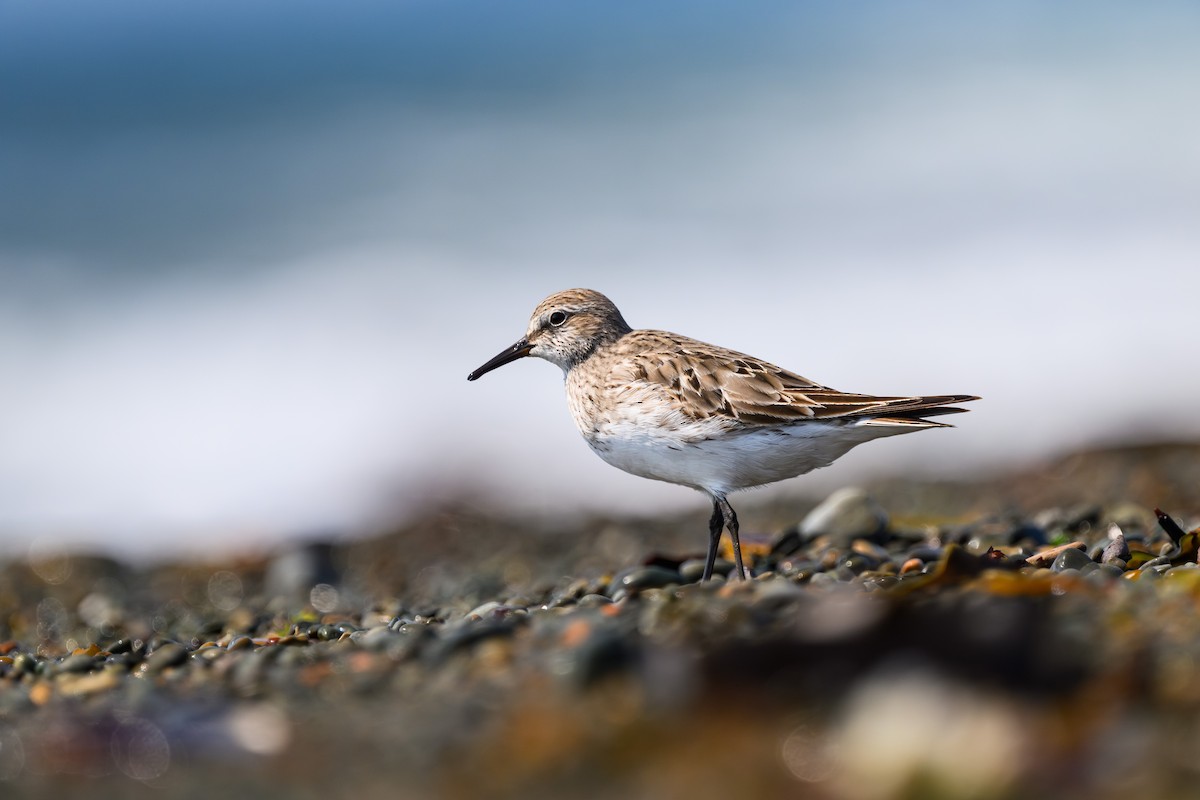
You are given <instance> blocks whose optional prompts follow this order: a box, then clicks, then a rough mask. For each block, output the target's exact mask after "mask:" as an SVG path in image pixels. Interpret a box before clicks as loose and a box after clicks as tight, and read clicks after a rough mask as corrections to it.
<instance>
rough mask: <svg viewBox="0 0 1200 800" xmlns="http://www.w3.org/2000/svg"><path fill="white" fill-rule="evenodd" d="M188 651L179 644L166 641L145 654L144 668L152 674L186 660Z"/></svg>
mask: <svg viewBox="0 0 1200 800" xmlns="http://www.w3.org/2000/svg"><path fill="white" fill-rule="evenodd" d="M187 658H188V651H187V649H186V648H184V647H183V645H181V644H177V643H175V642H166V643H165V644H163V645H161V646H160V647H159V648H158V649H156V650H155V651H154V652H152V653H151V654H150V655H149V656H147V658H146V661H145V665H144V669H145V671H146V672H147V673H149V674H151V675H153V674H156V673H160V672H162V671H163V670H166V669H169V668H170V667H177V666H179V665H180V664H182V663H183V662H185V661H187Z"/></svg>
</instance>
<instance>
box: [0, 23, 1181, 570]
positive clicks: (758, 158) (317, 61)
mask: <svg viewBox="0 0 1200 800" xmlns="http://www.w3.org/2000/svg"><path fill="white" fill-rule="evenodd" d="M1198 40H1200V8H1197V7H1196V6H1195V5H1194V4H1190V3H1182V2H1180V3H1150V4H1141V5H1139V6H1137V8H1136V9H1134V8H1132V7H1130V6H1128V5H1126V4H1118V3H1086V4H1085V3H1082V2H1065V3H1056V4H1039V3H1032V2H1016V3H1003V4H1001V3H978V4H954V3H919V2H900V3H883V2H867V3H862V4H853V6H851V5H849V4H840V3H818V2H810V3H784V2H760V1H757V0H756V1H755V2H749V3H745V2H742V3H733V2H727V3H722V2H703V3H695V2H691V3H684V2H650V3H644V2H636V3H635V2H615V3H614V2H606V3H588V2H584V3H571V4H564V3H552V2H532V1H531V0H517V2H512V3H503V4H500V3H489V2H449V1H447V0H439V1H438V2H433V1H432V0H430V1H428V2H421V1H419V0H418V1H416V2H406V3H393V2H387V3H385V2H368V1H367V0H358V1H357V2H350V3H345V4H338V5H330V4H326V3H316V2H289V3H283V2H261V3H255V4H252V5H250V4H242V3H234V2H222V1H220V0H218V2H209V3H204V4H199V3H192V4H184V3H180V2H168V3H163V2H148V1H146V2H139V1H138V0H117V1H116V2H111V3H106V4H103V5H95V4H88V3H82V2H78V1H77V0H76V1H74V2H62V1H59V2H55V1H54V0H51V1H49V2H46V1H44V0H39V2H32V0H8V1H7V2H4V3H0V374H3V375H4V376H5V381H4V386H3V392H2V394H0V538H2V539H4V540H5V541H8V542H10V543H15V544H16V546H23V543H25V542H29V541H34V540H36V541H39V542H45V541H52V542H57V541H62V542H76V543H84V544H88V545H94V546H102V547H108V548H112V549H114V550H117V551H120V552H135V553H151V552H152V553H159V552H174V551H177V550H181V549H186V548H194V547H196V546H197V543H202V544H203V545H204V546H206V547H210V546H233V547H235V546H241V545H244V544H245V543H246V542H258V541H264V542H265V541H278V540H280V539H282V538H286V537H289V536H298V535H308V534H311V533H312V532H314V531H334V532H340V531H354V530H361V529H363V528H364V527H369V526H371V525H373V524H377V523H378V521H379V520H380V519H381V518H383V517H387V516H389V515H394V516H395V517H397V518H403V517H404V516H405V515H406V514H415V513H419V512H420V511H421V510H423V509H424V508H426V507H427V506H428V504H430V503H431V502H436V501H437V500H439V499H440V498H447V497H459V498H467V499H468V500H472V501H478V502H484V501H487V502H495V503H498V504H500V505H501V506H504V507H508V508H511V509H514V510H517V511H521V512H534V513H558V512H576V511H591V510H604V511H608V512H616V513H632V514H652V513H655V512H656V511H658V510H663V509H679V508H690V507H692V506H694V505H697V504H699V505H701V506H703V505H704V503H705V502H706V501H704V500H702V499H701V498H699V497H698V496H696V495H695V494H694V493H691V492H689V491H687V490H685V489H682V488H679V487H674V486H670V485H667V484H657V483H654V482H650V481H645V480H643V479H639V478H635V477H633V476H628V475H624V474H623V473H620V472H619V471H617V470H614V469H612V468H611V467H608V466H607V465H605V464H603V463H602V462H601V461H599V460H598V459H597V458H596V457H595V456H594V455H593V454H591V453H590V452H589V451H588V449H587V448H586V446H585V445H584V444H583V443H582V442H581V440H580V438H579V436H578V434H577V433H576V431H575V430H574V427H573V425H572V423H571V421H570V418H569V415H568V412H567V409H566V404H565V402H564V399H563V390H562V388H561V374H560V373H559V371H558V370H557V369H555V368H554V367H552V366H551V365H549V364H545V363H540V362H534V361H532V360H530V361H526V362H519V363H516V364H513V365H510V366H507V367H505V368H504V369H502V370H499V371H497V372H495V373H493V374H490V375H488V376H487V377H486V378H484V379H483V380H480V381H478V382H476V383H471V384H468V383H467V382H466V379H465V378H466V374H467V373H468V372H469V371H470V370H472V369H474V368H475V367H477V366H479V365H480V364H481V363H483V361H485V360H486V359H488V358H490V357H491V356H492V355H494V354H495V353H496V352H497V351H498V350H500V349H501V348H502V347H504V346H506V345H509V344H511V343H512V342H513V341H515V339H516V338H517V337H518V336H520V335H521V334H522V333H523V332H524V329H525V325H526V321H527V318H528V315H529V313H530V311H532V309H533V307H534V306H535V305H536V304H537V302H538V301H539V300H541V299H542V298H543V297H544V296H546V295H548V294H550V293H552V292H555V291H558V290H560V289H565V288H570V287H575V286H586V287H590V288H594V289H598V290H600V291H603V292H605V293H606V294H608V295H609V296H610V297H611V298H612V299H613V300H614V301H615V302H616V303H617V304H618V306H620V308H621V309H622V311H623V312H624V314H625V317H626V319H627V320H629V321H630V323H631V324H633V325H634V326H635V327H651V328H661V329H667V330H674V331H678V332H680V333H685V334H687V335H690V336H693V337H695V338H699V339H703V340H707V341H712V342H715V343H719V344H722V345H725V346H727V347H732V348H735V349H738V350H741V351H744V352H749V353H752V354H754V355H755V356H758V357H760V358H764V359H767V360H770V361H773V362H775V363H778V364H780V365H782V366H784V367H786V368H789V369H792V370H793V371H796V372H799V373H800V374H802V375H806V376H807V377H810V378H812V379H814V380H818V381H820V382H822V383H825V384H827V385H830V386H834V387H836V388H839V389H844V390H848V391H861V392H868V393H878V394H935V393H952V392H965V393H973V394H979V395H982V396H983V397H984V399H983V400H982V401H980V402H978V403H975V404H973V407H972V413H970V414H968V415H963V416H960V417H958V418H956V419H955V420H954V421H955V423H956V424H957V426H958V427H957V428H956V429H955V430H953V431H936V432H930V433H922V434H921V435H920V436H911V437H903V438H902V439H892V440H888V441H885V442H881V443H877V444H870V445H867V446H865V447H862V448H859V449H857V450H856V451H854V452H853V453H851V454H850V455H848V456H847V457H845V458H844V459H843V460H842V461H840V462H839V463H838V464H837V465H835V466H833V467H831V468H829V469H826V470H823V471H821V472H819V473H814V474H813V475H811V476H808V477H806V478H801V479H798V480H796V481H790V482H787V483H785V484H783V485H782V486H781V487H780V488H779V489H777V490H773V491H783V492H811V491H828V490H830V489H832V488H834V487H836V486H839V485H844V484H846V483H850V482H853V481H855V480H861V479H862V478H863V477H864V476H867V475H872V474H883V473H887V472H889V471H901V472H909V473H911V472H916V473H921V474H934V475H937V474H946V475H959V474H965V473H982V472H986V471H987V470H991V469H999V468H1004V467H1006V466H1010V465H1016V464H1021V463H1027V462H1029V461H1032V460H1036V459H1038V458H1044V457H1046V456H1047V455H1050V454H1054V453H1058V452H1062V451H1064V450H1067V449H1070V448H1073V447H1078V446H1084V445H1088V444H1090V443H1095V442H1098V441H1099V442H1106V441H1130V440H1137V439H1140V438H1145V437H1168V438H1193V437H1195V436H1196V435H1197V434H1198V433H1200V422H1197V421H1196V417H1195V414H1194V409H1195V407H1196V405H1197V401H1198V400H1200V372H1198V371H1197V370H1196V369H1195V364H1196V343H1197V333H1196V329H1195V324H1194V309H1195V307H1196V301H1195V298H1196V297H1197V296H1198V295H1200V268H1197V265H1198V264H1200V224H1197V221H1198V220H1200V49H1197V48H1196V47H1195V42H1196V41H1198Z"/></svg>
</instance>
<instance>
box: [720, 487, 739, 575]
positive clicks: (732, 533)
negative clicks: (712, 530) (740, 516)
mask: <svg viewBox="0 0 1200 800" xmlns="http://www.w3.org/2000/svg"><path fill="white" fill-rule="evenodd" d="M715 502H716V503H717V507H718V508H719V509H720V510H721V513H722V515H723V517H724V519H725V527H727V528H729V538H730V540H731V541H732V542H733V560H734V562H735V563H736V564H737V576H738V579H739V580H743V581H744V580H746V568H745V567H743V566H742V543H741V542H740V541H739V540H738V520H737V513H736V512H735V511H734V510H733V506H731V505H729V501H728V500H726V499H725V498H724V497H720V498H717V500H716V501H715Z"/></svg>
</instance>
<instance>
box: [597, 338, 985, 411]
mask: <svg viewBox="0 0 1200 800" xmlns="http://www.w3.org/2000/svg"><path fill="white" fill-rule="evenodd" d="M617 345H618V347H619V348H620V349H621V350H622V351H623V352H622V356H623V358H621V359H619V360H618V362H617V363H618V364H620V367H619V369H618V371H617V373H616V374H613V375H610V376H609V377H610V380H612V381H614V382H616V383H623V382H631V383H637V382H644V383H650V384H655V385H657V386H659V387H661V390H662V391H663V392H664V393H665V396H666V397H667V398H668V399H670V400H672V401H674V403H675V404H676V406H677V408H678V410H679V411H680V412H681V413H683V414H685V415H686V416H689V417H691V418H693V419H698V420H703V419H711V418H713V417H720V418H723V419H726V420H729V421H731V422H734V423H738V424H739V426H745V427H760V426H770V425H781V424H782V425H786V424H789V423H793V422H800V421H804V420H837V419H845V420H847V421H851V420H854V419H855V418H859V419H863V418H876V417H881V418H886V419H887V421H888V422H889V423H894V424H903V425H921V424H924V425H927V426H930V427H932V426H935V425H938V424H939V423H934V422H924V420H922V417H925V416H936V415H939V414H953V413H958V412H962V411H965V410H966V409H962V408H954V407H953V406H952V404H954V403H963V402H967V401H969V400H976V399H978V398H976V397H974V396H972V395H962V394H953V395H932V396H926V397H876V396H872V395H866V394H855V393H851V392H840V391H838V390H836V389H831V388H829V387H828V386H822V385H821V384H819V383H816V382H815V381H811V380H809V379H808V378H805V377H803V376H801V375H797V374H796V373H794V372H789V371H788V370H785V369H782V368H781V367H777V366H775V365H774V364H771V363H769V362H766V361H762V360H760V359H756V358H753V357H751V356H747V355H745V354H744V353H739V352H737V351H735V350H728V349H726V348H723V347H717V346H716V345H710V344H706V343H704V342H700V341H697V340H695V339H689V338H687V337H684V336H678V335H675V334H670V333H665V332H662V331H647V330H639V331H633V332H631V333H629V334H627V335H626V336H625V337H623V338H622V339H621V340H620V341H619V342H618V343H617Z"/></svg>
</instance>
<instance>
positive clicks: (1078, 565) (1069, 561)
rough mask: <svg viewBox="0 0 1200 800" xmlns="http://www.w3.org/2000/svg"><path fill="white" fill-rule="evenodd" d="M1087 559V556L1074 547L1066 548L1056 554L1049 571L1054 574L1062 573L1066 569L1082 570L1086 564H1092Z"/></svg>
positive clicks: (1090, 560)
mask: <svg viewBox="0 0 1200 800" xmlns="http://www.w3.org/2000/svg"><path fill="white" fill-rule="evenodd" d="M1093 563H1095V562H1093V561H1092V559H1090V558H1089V557H1088V554H1087V553H1085V552H1084V551H1082V550H1079V549H1076V548H1074V547H1071V548H1067V549H1066V550H1063V551H1062V552H1061V553H1059V554H1058V556H1057V557H1055V559H1054V563H1053V564H1051V565H1050V569H1052V570H1053V571H1055V572H1062V571H1063V570H1068V569H1078V570H1081V569H1083V567H1084V566H1086V565H1088V564H1093Z"/></svg>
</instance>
